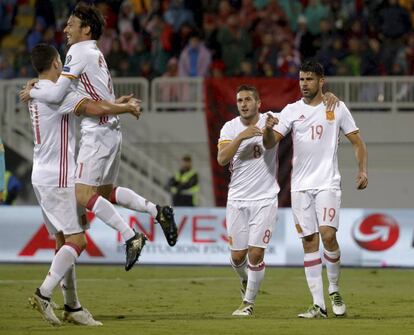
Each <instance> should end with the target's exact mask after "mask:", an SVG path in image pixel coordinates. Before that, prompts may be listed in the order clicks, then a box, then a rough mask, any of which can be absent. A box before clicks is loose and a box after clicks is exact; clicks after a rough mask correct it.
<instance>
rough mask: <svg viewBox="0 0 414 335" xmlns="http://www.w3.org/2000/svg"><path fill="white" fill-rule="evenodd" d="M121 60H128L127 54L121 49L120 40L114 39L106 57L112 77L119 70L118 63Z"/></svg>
mask: <svg viewBox="0 0 414 335" xmlns="http://www.w3.org/2000/svg"><path fill="white" fill-rule="evenodd" d="M122 60H128V54H127V53H126V52H125V51H123V50H122V49H121V42H120V41H119V40H118V39H116V40H114V42H113V43H112V48H111V51H110V52H109V54H108V56H107V57H106V63H107V65H108V68H109V69H110V71H111V73H112V75H113V76H114V77H116V76H117V75H118V73H119V72H120V68H119V63H120V62H121V61H122Z"/></svg>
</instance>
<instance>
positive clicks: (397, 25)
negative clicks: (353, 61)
mask: <svg viewBox="0 0 414 335" xmlns="http://www.w3.org/2000/svg"><path fill="white" fill-rule="evenodd" d="M378 21H379V22H378V23H379V26H380V31H381V33H382V34H383V36H384V39H383V43H384V58H385V67H386V68H387V69H390V68H392V67H393V66H394V59H395V56H396V54H397V51H398V50H399V49H400V48H401V47H402V45H403V37H404V35H406V34H407V33H408V32H409V31H410V29H411V21H410V16H409V13H408V12H407V10H406V9H405V8H403V7H401V6H400V5H399V4H398V0H388V5H387V6H386V7H385V8H383V9H382V10H381V11H380V12H379V15H378Z"/></svg>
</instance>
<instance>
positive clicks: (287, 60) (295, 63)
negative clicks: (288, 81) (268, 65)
mask: <svg viewBox="0 0 414 335" xmlns="http://www.w3.org/2000/svg"><path fill="white" fill-rule="evenodd" d="M299 68H300V55H299V52H298V51H297V50H295V49H293V47H292V44H291V42H290V41H288V40H286V41H283V42H282V45H281V50H280V52H279V56H278V57H277V72H278V75H280V76H281V77H283V78H297V76H298V73H299Z"/></svg>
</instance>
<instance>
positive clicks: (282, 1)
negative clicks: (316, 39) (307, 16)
mask: <svg viewBox="0 0 414 335" xmlns="http://www.w3.org/2000/svg"><path fill="white" fill-rule="evenodd" d="M278 2H279V5H280V7H282V9H283V11H284V12H285V15H286V17H287V20H288V23H289V26H290V29H292V31H293V32H296V31H297V29H298V24H299V21H298V17H299V16H300V15H301V13H302V4H301V3H300V1H291V0H279V1H278Z"/></svg>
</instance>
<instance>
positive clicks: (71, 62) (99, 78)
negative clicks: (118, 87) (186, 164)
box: [62, 40, 119, 130]
mask: <svg viewBox="0 0 414 335" xmlns="http://www.w3.org/2000/svg"><path fill="white" fill-rule="evenodd" d="M62 76H65V77H68V78H70V79H72V85H71V87H72V89H73V90H75V91H76V92H78V93H79V94H80V95H82V96H84V97H87V98H89V99H92V100H95V101H99V100H106V101H110V102H113V101H115V95H114V88H113V83H112V78H111V74H110V72H109V70H108V66H107V65H106V62H105V58H104V56H103V54H102V52H101V51H100V50H99V48H98V47H97V45H96V41H94V40H89V41H83V42H78V43H75V44H73V45H72V46H71V47H70V48H69V51H68V53H67V55H66V60H65V65H64V66H63V71H62ZM118 125H119V117H118V116H101V117H84V118H83V119H82V129H84V130H88V129H94V130H95V129H96V128H98V129H99V128H100V127H105V126H108V127H111V128H113V127H117V126H118Z"/></svg>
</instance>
